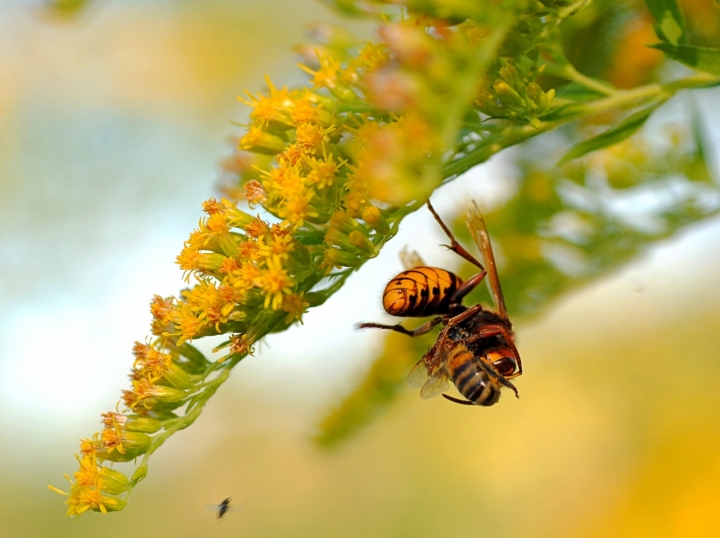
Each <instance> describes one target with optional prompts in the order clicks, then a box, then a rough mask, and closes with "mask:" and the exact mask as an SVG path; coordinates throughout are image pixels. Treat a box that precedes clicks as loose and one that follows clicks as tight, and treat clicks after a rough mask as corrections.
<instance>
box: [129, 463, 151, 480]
mask: <svg viewBox="0 0 720 538" xmlns="http://www.w3.org/2000/svg"><path fill="white" fill-rule="evenodd" d="M147 473H148V468H147V464H143V465H141V466H140V467H138V468H137V469H135V472H134V473H133V475H132V481H133V482H140V481H141V480H145V477H146V476H147Z"/></svg>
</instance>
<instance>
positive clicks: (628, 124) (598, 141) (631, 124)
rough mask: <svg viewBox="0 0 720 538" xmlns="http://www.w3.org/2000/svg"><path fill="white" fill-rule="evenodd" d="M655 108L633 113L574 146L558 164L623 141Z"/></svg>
mask: <svg viewBox="0 0 720 538" xmlns="http://www.w3.org/2000/svg"><path fill="white" fill-rule="evenodd" d="M657 106H658V105H655V106H651V107H649V108H646V109H643V110H640V111H638V112H635V114H632V115H630V116H628V117H627V118H625V120H624V121H623V122H621V123H620V124H619V125H616V126H615V127H613V128H612V129H608V130H607V131H605V132H604V133H601V134H599V135H597V136H594V137H593V138H589V139H588V140H583V141H582V142H580V143H579V144H576V145H575V146H573V148H572V149H571V150H570V151H568V152H567V153H566V154H565V155H564V156H563V158H562V159H560V160H559V161H558V164H563V163H566V162H568V161H571V160H573V159H577V158H578V157H582V156H583V155H585V154H586V153H590V152H591V151H595V150H597V149H602V148H605V147H607V146H612V145H613V144H617V143H618V142H621V141H623V140H625V139H626V138H628V137H629V136H631V135H633V134H634V133H635V132H636V131H637V130H638V129H639V128H640V127H642V125H643V124H644V123H645V121H646V120H647V119H648V118H649V117H650V114H652V113H653V111H654V110H655V108H657Z"/></svg>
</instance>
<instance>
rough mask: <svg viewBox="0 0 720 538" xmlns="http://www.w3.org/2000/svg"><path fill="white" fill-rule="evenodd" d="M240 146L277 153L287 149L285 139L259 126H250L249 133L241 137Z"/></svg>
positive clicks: (256, 151) (246, 148) (262, 151)
mask: <svg viewBox="0 0 720 538" xmlns="http://www.w3.org/2000/svg"><path fill="white" fill-rule="evenodd" d="M238 147H239V148H240V149H244V150H246V151H252V152H254V153H265V154H268V155H277V154H278V153H280V152H281V151H282V150H284V149H285V141H284V140H283V139H282V138H280V137H279V136H276V135H273V134H270V133H267V132H265V131H263V130H262V129H260V128H258V127H250V128H249V129H248V132H247V134H246V135H245V136H243V137H242V138H241V139H240V143H239V145H238Z"/></svg>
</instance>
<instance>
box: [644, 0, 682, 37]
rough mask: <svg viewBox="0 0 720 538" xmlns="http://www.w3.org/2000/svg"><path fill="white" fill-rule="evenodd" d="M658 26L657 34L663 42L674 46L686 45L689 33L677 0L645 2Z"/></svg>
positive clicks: (650, 0) (649, 0)
mask: <svg viewBox="0 0 720 538" xmlns="http://www.w3.org/2000/svg"><path fill="white" fill-rule="evenodd" d="M645 3H646V4H647V6H648V8H649V9H650V12H651V13H652V15H653V17H654V18H655V21H656V22H657V25H656V27H655V32H656V33H657V35H658V37H659V38H660V39H662V40H663V41H665V42H667V43H670V44H672V45H685V44H687V42H688V31H687V27H686V26H685V18H684V17H683V14H682V11H680V8H679V7H678V4H677V1H676V0H645Z"/></svg>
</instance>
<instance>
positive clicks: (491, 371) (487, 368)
mask: <svg viewBox="0 0 720 538" xmlns="http://www.w3.org/2000/svg"><path fill="white" fill-rule="evenodd" d="M478 364H479V365H480V368H482V369H483V370H484V371H485V373H486V374H488V375H489V376H490V377H493V378H495V379H496V380H497V381H498V382H499V383H500V384H502V385H504V386H506V387H507V388H509V389H510V390H512V391H513V392H514V393H515V397H516V398H520V394H519V393H518V389H517V387H516V386H515V385H513V384H512V383H510V381H508V380H507V378H506V377H505V376H503V375H502V374H500V373H499V372H497V371H496V370H495V368H494V367H493V366H492V364H486V363H485V361H484V360H483V359H482V358H481V359H480V360H479V361H478Z"/></svg>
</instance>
